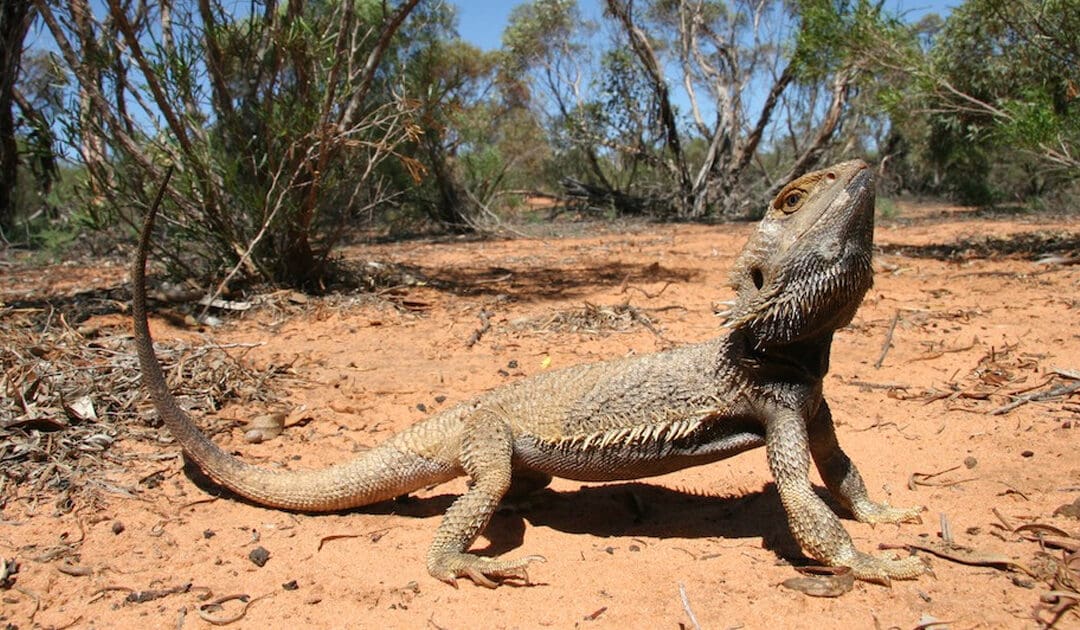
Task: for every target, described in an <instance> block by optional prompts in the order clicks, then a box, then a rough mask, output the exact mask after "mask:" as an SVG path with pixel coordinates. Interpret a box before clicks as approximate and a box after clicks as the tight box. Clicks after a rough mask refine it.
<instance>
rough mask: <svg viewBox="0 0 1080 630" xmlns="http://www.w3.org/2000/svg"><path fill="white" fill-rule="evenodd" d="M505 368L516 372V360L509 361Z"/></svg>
mask: <svg viewBox="0 0 1080 630" xmlns="http://www.w3.org/2000/svg"><path fill="white" fill-rule="evenodd" d="M506 367H508V368H510V369H511V370H516V369H517V367H518V362H517V359H511V360H510V362H509V363H507V364H506Z"/></svg>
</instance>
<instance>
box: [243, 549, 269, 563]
mask: <svg viewBox="0 0 1080 630" xmlns="http://www.w3.org/2000/svg"><path fill="white" fill-rule="evenodd" d="M248 560H251V562H252V563H254V564H255V566H257V567H261V566H265V565H266V563H267V562H268V561H269V560H270V552H269V551H267V550H266V547H256V548H254V549H252V550H251V553H249V554H248Z"/></svg>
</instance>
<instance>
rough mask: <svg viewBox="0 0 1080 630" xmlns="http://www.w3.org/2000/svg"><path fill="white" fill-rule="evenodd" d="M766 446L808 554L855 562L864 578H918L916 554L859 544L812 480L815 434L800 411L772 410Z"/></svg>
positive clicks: (852, 564) (921, 568)
mask: <svg viewBox="0 0 1080 630" xmlns="http://www.w3.org/2000/svg"><path fill="white" fill-rule="evenodd" d="M765 450H766V454H767V456H768V460H769V469H770V470H771V471H772V474H773V477H775V479H776V487H777V490H778V491H779V493H780V501H781V502H782V503H783V504H784V510H785V511H786V512H787V515H788V525H789V526H790V528H791V533H792V534H793V535H794V536H795V540H796V541H798V543H799V545H801V546H802V548H803V549H804V550H805V551H806V552H807V553H808V554H810V555H811V556H813V557H814V558H817V559H818V560H820V561H822V562H824V563H825V564H827V565H830V566H847V567H851V569H852V571H853V572H854V574H855V577H857V578H859V579H861V580H867V581H871V582H879V583H882V584H888V583H889V580H890V578H913V577H916V576H917V575H920V574H921V573H923V572H924V571H925V565H923V564H922V561H921V560H919V559H918V558H916V557H909V558H904V559H902V560H892V559H887V558H877V557H874V556H871V555H869V554H866V553H863V552H861V551H858V550H857V549H855V545H854V544H853V543H852V542H851V536H849V535H848V533H847V531H846V530H844V527H843V525H841V524H840V519H839V518H837V516H836V514H833V512H832V510H830V509H829V507H828V506H827V505H825V502H824V501H822V500H821V498H820V497H818V495H817V494H816V493H815V492H814V489H813V487H812V486H811V485H810V477H809V472H810V448H809V439H808V436H807V428H806V424H805V423H804V421H803V419H802V417H801V416H800V415H799V413H797V412H796V411H793V410H790V409H776V410H774V411H773V412H772V413H770V414H768V418H767V420H766V427H765ZM852 468H853V467H852ZM860 483H861V481H860ZM864 491H865V488H864Z"/></svg>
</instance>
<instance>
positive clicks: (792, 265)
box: [727, 160, 874, 346]
mask: <svg viewBox="0 0 1080 630" xmlns="http://www.w3.org/2000/svg"><path fill="white" fill-rule="evenodd" d="M873 233H874V177H873V174H872V173H871V171H870V168H869V167H868V166H867V164H866V163H865V162H863V161H862V160H853V161H850V162H843V163H841V164H836V165H834V166H831V167H829V168H826V169H822V170H820V171H815V172H813V173H808V174H806V175H803V176H802V177H800V178H798V179H796V180H794V181H792V182H791V183H790V184H788V185H787V186H785V187H784V188H783V190H781V191H780V194H778V195H777V196H776V198H775V199H773V201H772V203H770V204H769V208H768V210H767V211H766V213H765V218H764V219H762V221H761V223H760V224H759V225H758V229H757V232H755V233H754V235H753V236H751V237H750V240H749V241H748V242H747V244H746V246H745V247H744V248H743V250H742V253H741V254H739V258H738V260H737V261H736V264H735V271H734V273H733V274H732V285H733V286H734V288H735V290H736V291H737V292H738V297H737V298H736V301H735V305H734V307H733V308H732V310H731V316H730V318H729V320H728V322H727V326H728V327H730V328H735V329H740V330H743V331H745V332H747V333H748V334H749V335H750V336H751V338H752V339H753V340H754V342H755V343H756V344H757V345H758V346H766V345H777V344H781V345H782V344H788V343H793V342H800V341H806V340H811V339H814V338H816V337H819V336H822V335H827V334H829V333H831V332H833V331H834V330H836V329H838V328H841V327H843V326H846V325H847V324H848V323H850V322H851V318H852V317H854V315H855V310H856V309H857V308H858V306H859V303H860V302H861V301H862V298H863V295H864V294H865V293H866V291H867V290H868V289H869V288H870V286H871V285H872V284H873V269H872V267H871V262H870V259H871V254H872V248H873Z"/></svg>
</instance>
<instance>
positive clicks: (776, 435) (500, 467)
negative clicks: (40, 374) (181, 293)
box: [132, 161, 925, 586]
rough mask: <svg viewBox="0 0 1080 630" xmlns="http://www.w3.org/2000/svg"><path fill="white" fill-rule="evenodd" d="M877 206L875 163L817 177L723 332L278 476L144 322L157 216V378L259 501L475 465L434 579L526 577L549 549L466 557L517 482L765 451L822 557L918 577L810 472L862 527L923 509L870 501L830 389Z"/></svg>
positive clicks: (768, 228) (399, 482) (171, 424)
mask: <svg viewBox="0 0 1080 630" xmlns="http://www.w3.org/2000/svg"><path fill="white" fill-rule="evenodd" d="M873 206H874V192H873V179H872V175H871V173H870V171H869V169H868V168H867V166H866V164H865V163H863V162H861V161H853V162H845V163H842V164H837V165H834V166H832V167H830V168H828V169H825V170H821V171H817V172H814V173H810V174H807V175H804V176H803V177H801V178H799V179H797V180H795V181H794V182H792V183H791V184H789V185H788V186H787V187H786V188H785V189H784V190H783V191H781V193H780V194H779V195H778V196H777V198H776V199H775V200H774V201H773V202H772V204H771V205H770V207H769V209H768V211H767V213H766V216H765V218H764V219H763V220H762V222H761V223H760V225H759V227H758V230H757V232H756V233H755V234H754V235H753V236H752V237H751V238H750V240H749V242H748V243H747V245H746V247H745V248H744V249H743V251H742V253H741V254H740V256H739V258H738V260H737V262H736V265H735V268H734V273H733V276H732V282H733V285H734V287H735V289H736V290H737V298H736V301H735V303H734V306H733V308H732V310H731V312H730V314H729V319H728V323H727V326H728V328H729V329H730V330H729V332H728V333H727V334H726V335H725V336H722V337H720V338H717V339H714V340H711V341H707V342H704V343H700V344H696V345H690V346H685V347H682V348H677V349H674V350H669V351H666V352H661V353H657V354H651V355H644V356H637V357H631V358H624V359H619V360H614V361H608V362H604V363H597V364H590V365H580V366H574V367H569V368H565V369H562V370H556V371H552V372H546V373H542V374H539V375H537V376H534V377H531V378H528V379H524V380H522V381H518V382H516V383H512V384H510V385H507V386H505V387H502V388H499V389H496V390H493V391H490V392H487V393H485V394H482V395H480V396H479V397H477V398H476V399H474V400H473V401H471V402H468V403H464V404H460V405H457V406H455V407H453V408H451V409H448V410H446V411H443V412H441V413H439V414H436V415H434V416H432V417H431V418H429V419H427V420H425V421H422V422H420V423H417V424H416V425H413V426H412V427H409V428H407V429H405V430H404V431H402V432H401V433H398V434H396V435H394V436H393V437H391V438H390V439H388V440H387V441H385V442H383V443H381V444H379V445H377V446H375V447H373V448H372V449H370V450H369V451H366V452H365V453H364V454H362V455H360V456H358V457H357V458H355V459H353V460H351V461H348V462H344V463H341V464H338V465H334V466H330V467H327V468H323V469H318V470H307V471H274V470H269V469H265V468H260V467H257V466H253V465H250V464H246V463H244V462H242V461H240V460H239V459H237V458H236V457H233V456H232V455H229V454H228V453H226V452H224V451H223V450H222V449H220V448H219V447H218V446H216V445H215V444H214V443H213V442H211V441H210V440H209V439H208V438H207V437H206V436H205V435H204V434H203V433H202V432H201V431H199V429H198V428H197V427H196V426H195V424H194V423H193V422H192V420H191V419H190V418H189V416H188V415H187V414H186V413H185V412H184V411H183V410H182V409H181V408H180V407H179V406H178V405H177V404H176V401H175V399H174V398H173V397H172V395H171V394H170V392H169V390H168V387H167V385H166V382H165V379H164V377H163V375H162V372H161V367H160V365H159V363H158V361H157V358H156V356H155V355H154V351H153V345H152V341H151V339H150V333H149V327H148V324H147V320H146V296H145V264H146V254H147V250H148V248H149V238H150V232H151V228H152V222H153V214H154V211H153V210H152V211H151V212H150V213H149V214H148V216H147V220H146V225H145V226H144V229H143V231H142V234H141V239H140V243H139V250H138V254H137V256H136V260H135V264H134V267H133V282H134V291H133V294H134V299H133V308H132V312H133V319H134V324H135V335H136V341H137V348H138V353H139V360H140V365H141V370H142V378H143V383H144V384H145V386H146V387H147V388H148V390H149V391H150V393H151V397H152V399H153V401H154V405H155V407H156V409H157V411H158V414H159V415H160V416H161V418H162V420H163V421H164V423H165V424H166V426H167V427H168V429H169V431H170V432H171V433H172V434H173V435H174V436H175V437H176V439H177V440H178V441H179V443H180V444H181V446H182V447H183V449H184V451H185V452H186V453H187V454H188V456H189V457H190V458H191V459H192V460H194V461H195V463H196V464H197V465H199V466H200V468H202V470H203V471H205V472H206V473H207V474H208V475H209V476H210V477H211V478H212V479H214V480H215V481H216V482H218V483H220V484H221V485H223V486H225V487H226V488H228V489H230V490H232V491H233V492H236V493H237V494H239V495H241V496H243V497H246V498H247V499H249V500H251V501H253V502H255V503H258V504H261V505H265V506H269V507H274V508H282V509H288V510H297V511H305V512H325V511H337V510H343V509H346V508H350V507H356V506H362V505H369V504H372V503H377V502H380V501H385V500H388V499H392V498H394V497H397V496H400V495H403V494H407V493H409V492H412V491H415V490H417V489H420V488H423V487H427V486H431V485H434V484H438V483H442V482H444V481H448V480H450V479H453V478H455V477H459V476H462V475H467V476H468V477H469V478H470V481H471V484H470V486H469V488H468V490H467V491H466V492H465V494H463V495H461V496H460V497H458V499H457V500H455V502H454V503H453V504H452V505H451V506H450V508H449V509H448V510H447V512H446V514H445V516H444V517H443V521H442V523H441V524H440V526H439V528H438V530H437V531H436V534H435V540H434V542H433V543H432V545H431V548H430V550H429V552H428V556H427V566H428V571H429V572H430V573H431V574H432V575H433V576H435V577H437V578H439V579H442V580H444V581H447V582H450V583H455V581H456V578H458V577H468V578H470V579H472V580H473V581H474V582H476V583H478V584H481V585H484V586H495V585H496V584H497V583H498V582H500V581H505V580H525V579H527V576H526V573H525V569H526V567H527V566H528V565H529V563H531V562H534V561H537V560H540V559H541V558H539V557H538V556H528V557H524V558H518V559H504V558H485V557H479V556H475V555H472V554H470V553H468V549H469V548H470V547H471V546H472V544H473V543H474V542H475V540H476V538H477V537H478V536H479V535H480V533H481V532H482V531H483V529H484V527H485V526H486V525H487V523H488V521H489V520H490V518H491V516H492V515H493V514H494V512H495V510H496V507H497V506H498V503H499V501H500V500H501V499H502V498H503V496H504V495H506V494H507V493H508V492H511V491H513V492H516V491H518V490H519V489H522V488H524V489H536V488H538V487H543V486H545V485H547V483H549V482H550V480H551V477H553V476H558V477H563V478H569V479H577V480H583V481H609V480H619V479H637V478H641V477H649V476H654V475H659V474H664V473H668V472H672V471H675V470H679V469H682V468H686V467H689V466H696V465H700V464H705V463H709V462H713V461H717V460H720V459H724V458H727V457H730V456H732V455H735V454H738V453H741V452H743V451H746V450H748V449H753V448H757V447H761V446H764V447H765V448H766V452H767V458H768V462H769V468H770V471H771V472H772V474H773V476H774V478H775V480H776V485H777V489H778V491H779V494H780V497H781V501H782V503H783V505H784V509H785V511H786V513H787V516H788V522H789V525H790V527H791V530H792V533H793V534H794V536H795V538H796V540H797V541H798V542H799V544H800V545H801V546H802V547H803V549H804V550H806V551H807V553H809V554H810V555H811V556H813V557H815V558H817V559H818V560H821V561H822V562H824V563H826V564H828V565H833V566H850V567H852V569H853V571H854V573H855V576H856V577H858V578H861V579H865V580H871V581H878V582H884V583H887V582H888V581H889V579H890V578H912V577H916V576H917V575H919V574H920V573H922V572H923V571H924V570H925V566H924V565H923V564H922V562H921V560H919V559H918V558H915V557H908V558H904V559H902V560H895V559H887V558H878V557H874V556H870V555H868V554H865V553H862V552H860V551H858V550H856V549H855V547H854V545H853V544H852V541H851V538H850V537H849V535H848V534H847V532H846V531H845V530H844V528H843V526H842V525H841V523H840V521H839V519H838V518H837V517H836V515H835V514H834V513H833V512H832V511H831V510H830V509H829V508H828V506H827V505H826V504H825V503H824V502H823V501H822V500H821V499H820V498H819V497H818V496H817V495H816V494H815V493H814V491H813V488H812V486H811V484H810V481H809V478H808V472H809V466H810V462H811V460H812V461H813V462H814V463H815V464H816V465H817V467H818V470H819V472H820V473H821V476H822V478H823V479H824V481H825V483H826V485H827V486H828V488H829V490H830V492H831V493H832V494H833V495H834V496H835V497H836V499H837V500H838V501H839V502H840V503H841V504H842V505H843V506H844V507H845V508H847V509H849V510H850V511H851V512H852V514H853V515H854V516H855V518H856V519H858V520H860V521H863V522H901V521H905V520H909V519H912V518H915V517H917V515H918V513H919V511H920V509H921V508H912V509H895V508H891V507H889V506H887V505H885V504H879V503H875V502H873V501H871V500H870V499H869V497H868V496H867V492H866V488H865V485H864V483H863V481H862V478H861V477H860V475H859V473H858V471H857V470H856V468H855V466H854V464H853V463H852V462H851V460H850V459H849V458H848V457H847V455H845V454H844V452H843V451H842V450H841V449H840V447H839V445H838V443H837V440H836V435H835V431H834V429H833V424H832V417H831V414H830V411H829V407H828V404H827V403H826V402H825V400H824V398H823V395H822V379H823V377H824V375H825V373H826V372H827V370H828V362H829V349H830V346H831V343H832V335H833V332H834V331H835V330H836V329H838V328H840V327H843V326H845V325H847V324H848V323H849V322H850V321H851V318H852V317H853V316H854V313H855V310H856V309H857V308H858V305H859V303H860V302H861V301H862V297H863V295H864V294H865V292H866V291H867V290H868V289H869V287H870V286H871V284H872V269H871V264H870V259H871V249H872V238H873ZM512 484H515V485H513V486H512Z"/></svg>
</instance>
